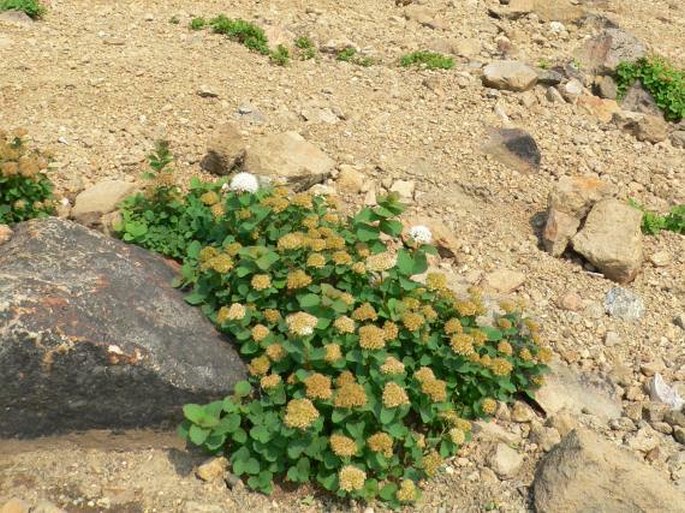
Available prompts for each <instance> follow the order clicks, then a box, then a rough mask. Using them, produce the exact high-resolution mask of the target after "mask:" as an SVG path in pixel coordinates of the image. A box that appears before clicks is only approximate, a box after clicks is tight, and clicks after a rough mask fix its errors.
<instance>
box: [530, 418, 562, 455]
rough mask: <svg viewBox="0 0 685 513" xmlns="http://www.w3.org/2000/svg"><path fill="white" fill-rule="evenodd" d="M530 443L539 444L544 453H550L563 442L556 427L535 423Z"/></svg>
mask: <svg viewBox="0 0 685 513" xmlns="http://www.w3.org/2000/svg"><path fill="white" fill-rule="evenodd" d="M530 441H531V442H533V443H534V444H537V445H538V447H540V449H542V450H543V451H544V452H549V451H550V450H552V448H553V447H554V446H555V445H557V444H558V443H559V442H561V435H560V434H559V431H557V430H556V429H555V428H554V427H545V426H543V425H542V424H540V423H538V422H535V423H533V424H532V425H531V429H530Z"/></svg>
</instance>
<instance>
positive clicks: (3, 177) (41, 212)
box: [0, 129, 54, 224]
mask: <svg viewBox="0 0 685 513" xmlns="http://www.w3.org/2000/svg"><path fill="white" fill-rule="evenodd" d="M25 136H26V131H25V130H22V129H18V130H14V131H12V132H5V131H3V130H0V223H2V224H12V223H18V222H21V221H26V220H28V219H32V218H34V217H44V216H47V215H50V214H52V213H53V212H54V204H53V196H52V189H53V186H52V182H50V180H49V179H48V177H47V176H46V175H45V173H44V171H45V170H46V169H47V167H48V160H47V158H46V157H45V156H44V155H42V154H41V153H40V152H39V151H37V150H33V149H30V148H29V147H28V146H27V144H26V142H25V140H24V139H23V138H24V137H25Z"/></svg>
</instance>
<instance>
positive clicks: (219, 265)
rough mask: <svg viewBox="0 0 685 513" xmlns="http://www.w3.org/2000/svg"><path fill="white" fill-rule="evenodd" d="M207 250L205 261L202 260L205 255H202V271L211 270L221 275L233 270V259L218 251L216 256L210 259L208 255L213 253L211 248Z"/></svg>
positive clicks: (215, 253) (215, 252)
mask: <svg viewBox="0 0 685 513" xmlns="http://www.w3.org/2000/svg"><path fill="white" fill-rule="evenodd" d="M212 249H214V248H212ZM205 250H207V251H205V254H204V261H203V260H202V259H203V255H202V254H200V261H201V268H202V269H211V270H212V271H215V272H217V273H219V274H226V273H227V272H229V271H230V270H231V269H233V259H232V258H231V257H230V256H229V255H227V254H226V253H219V252H218V251H216V250H214V252H213V253H214V256H212V257H208V255H209V254H210V253H212V252H211V251H209V248H205Z"/></svg>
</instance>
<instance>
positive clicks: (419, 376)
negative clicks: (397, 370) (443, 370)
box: [414, 367, 435, 383]
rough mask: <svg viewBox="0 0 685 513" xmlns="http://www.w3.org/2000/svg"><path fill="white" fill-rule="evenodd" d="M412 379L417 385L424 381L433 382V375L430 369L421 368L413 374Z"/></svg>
mask: <svg viewBox="0 0 685 513" xmlns="http://www.w3.org/2000/svg"><path fill="white" fill-rule="evenodd" d="M414 378H416V381H418V382H419V383H423V382H425V381H431V380H434V379H435V374H433V369H431V368H430V367H421V368H420V369H419V370H417V371H416V372H415V373H414Z"/></svg>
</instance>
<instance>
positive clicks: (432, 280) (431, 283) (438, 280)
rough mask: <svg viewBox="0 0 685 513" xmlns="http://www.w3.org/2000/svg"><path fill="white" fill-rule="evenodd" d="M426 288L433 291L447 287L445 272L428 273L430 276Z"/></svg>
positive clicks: (427, 278)
mask: <svg viewBox="0 0 685 513" xmlns="http://www.w3.org/2000/svg"><path fill="white" fill-rule="evenodd" d="M426 288H427V289H428V290H433V291H436V290H444V289H446V288H447V276H445V275H444V274H443V273H428V276H426Z"/></svg>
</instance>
